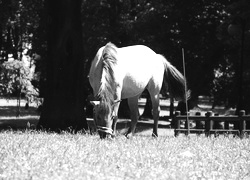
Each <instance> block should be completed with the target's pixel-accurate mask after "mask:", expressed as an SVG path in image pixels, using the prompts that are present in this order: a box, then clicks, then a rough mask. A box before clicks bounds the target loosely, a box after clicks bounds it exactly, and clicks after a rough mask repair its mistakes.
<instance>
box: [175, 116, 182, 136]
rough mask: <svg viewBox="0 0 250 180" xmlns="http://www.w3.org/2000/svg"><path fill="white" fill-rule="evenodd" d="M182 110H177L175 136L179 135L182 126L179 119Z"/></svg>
mask: <svg viewBox="0 0 250 180" xmlns="http://www.w3.org/2000/svg"><path fill="white" fill-rule="evenodd" d="M180 115H181V112H180V111H175V115H174V126H175V131H174V136H178V135H179V133H180V132H179V129H180V128H181V126H180V120H179V119H177V118H176V117H177V116H180Z"/></svg>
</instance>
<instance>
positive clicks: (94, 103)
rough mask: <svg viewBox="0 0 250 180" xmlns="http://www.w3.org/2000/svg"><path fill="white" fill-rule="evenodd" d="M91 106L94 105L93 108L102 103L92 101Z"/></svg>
mask: <svg viewBox="0 0 250 180" xmlns="http://www.w3.org/2000/svg"><path fill="white" fill-rule="evenodd" d="M90 104H92V105H93V106H96V105H99V104H100V101H90Z"/></svg>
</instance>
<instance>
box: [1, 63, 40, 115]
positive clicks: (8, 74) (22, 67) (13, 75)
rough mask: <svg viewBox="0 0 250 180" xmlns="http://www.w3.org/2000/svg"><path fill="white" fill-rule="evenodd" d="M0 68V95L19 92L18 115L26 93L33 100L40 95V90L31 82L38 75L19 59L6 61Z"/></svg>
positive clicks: (27, 97)
mask: <svg viewBox="0 0 250 180" xmlns="http://www.w3.org/2000/svg"><path fill="white" fill-rule="evenodd" d="M0 69H1V72H0V95H5V96H6V95H10V94H12V93H13V92H16V93H17V102H18V103H17V104H18V110H17V116H19V115H20V101H21V96H22V95H25V97H26V99H27V100H28V101H31V100H34V99H36V98H37V97H38V95H39V90H38V89H37V88H35V87H34V86H33V85H32V83H31V81H32V80H34V79H35V77H36V76H35V75H34V69H32V68H30V67H29V66H28V65H26V64H25V63H24V61H19V60H13V61H6V62H4V63H3V64H2V65H1V66H0Z"/></svg>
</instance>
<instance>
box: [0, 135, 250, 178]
mask: <svg viewBox="0 0 250 180" xmlns="http://www.w3.org/2000/svg"><path fill="white" fill-rule="evenodd" d="M247 177H248V178H250V139H249V138H246V139H239V138H233V137H229V138H228V137H223V136H222V137H219V138H205V137H198V136H197V137H196V136H194V137H190V138H186V137H178V138H174V137H169V136H167V137H160V138H158V139H154V138H151V137H146V136H144V137H142V136H135V137H133V138H132V139H126V138H125V137H123V136H119V137H117V138H115V139H112V140H100V139H99V137H98V136H91V135H84V134H76V135H72V134H68V133H64V134H54V133H50V134H49V133H45V132H32V131H26V132H21V131H20V132H14V131H3V132H1V133H0V179H1V178H3V179H202V178H204V179H243V178H247Z"/></svg>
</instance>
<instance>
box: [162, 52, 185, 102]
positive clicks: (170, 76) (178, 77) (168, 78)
mask: <svg viewBox="0 0 250 180" xmlns="http://www.w3.org/2000/svg"><path fill="white" fill-rule="evenodd" d="M159 56H161V58H162V61H163V64H164V66H165V73H164V84H165V85H166V86H167V90H168V91H169V93H170V96H172V97H173V98H175V99H176V100H180V101H185V100H186V98H187V99H189V96H190V91H188V92H186V88H185V85H186V79H185V77H184V76H183V75H182V74H181V72H180V71H178V70H177V69H176V68H175V67H174V66H173V65H172V64H171V63H170V62H168V61H167V60H166V58H165V57H164V56H162V55H159Z"/></svg>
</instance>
